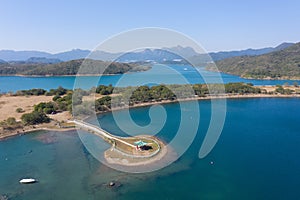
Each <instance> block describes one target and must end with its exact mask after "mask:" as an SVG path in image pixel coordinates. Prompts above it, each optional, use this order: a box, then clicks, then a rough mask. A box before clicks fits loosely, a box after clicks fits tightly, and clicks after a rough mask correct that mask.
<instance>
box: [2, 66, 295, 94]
mask: <svg viewBox="0 0 300 200" xmlns="http://www.w3.org/2000/svg"><path fill="white" fill-rule="evenodd" d="M169 67H170V68H171V69H173V70H174V71H176V72H178V73H180V74H182V75H183V76H184V77H185V78H186V79H187V81H188V83H191V84H195V83H205V81H204V79H203V76H205V77H206V82H207V83H216V80H217V77H218V76H219V74H218V73H216V72H210V71H207V70H205V69H204V68H198V70H199V72H200V74H201V76H202V77H201V76H199V75H198V74H197V73H195V72H196V70H195V69H194V68H193V67H191V66H182V65H170V66H169ZM162 68H163V66H161V65H153V66H152V69H150V70H149V71H145V72H139V73H128V74H123V75H113V76H102V77H101V79H100V81H99V82H98V80H99V77H95V76H87V77H80V80H81V82H83V84H81V85H80V87H81V88H83V89H90V88H91V87H93V86H96V85H97V84H103V85H109V84H112V85H116V83H117V82H118V80H120V79H121V78H125V79H126V81H125V82H124V83H123V84H122V86H135V85H139V83H140V82H142V81H143V80H144V79H145V77H147V79H149V80H151V82H152V83H156V84H160V83H164V84H180V83H182V82H178V77H177V76H176V75H175V74H170V73H168V72H166V73H164V71H163V70H162ZM221 77H222V79H223V81H224V83H229V82H247V83H253V84H254V85H277V84H280V85H282V84H284V83H289V84H290V85H292V84H293V83H294V82H295V81H291V80H249V79H243V78H240V77H238V76H234V75H229V74H224V73H221ZM75 79H76V76H62V77H20V76H0V93H4V92H16V91H18V90H24V89H32V88H43V89H46V90H49V89H53V88H57V87H59V86H62V87H64V88H68V89H72V88H73V87H74V82H75ZM217 82H218V81H217ZM297 82H298V83H299V84H300V81H297ZM95 83H96V84H95ZM218 83H219V82H218Z"/></svg>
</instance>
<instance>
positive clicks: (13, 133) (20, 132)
mask: <svg viewBox="0 0 300 200" xmlns="http://www.w3.org/2000/svg"><path fill="white" fill-rule="evenodd" d="M247 98H300V94H291V95H286V94H243V95H241V94H227V95H219V96H206V97H194V98H186V99H179V100H174V101H171V100H162V101H160V102H145V103H139V104H135V105H133V106H123V107H117V108H112V109H111V110H108V111H102V112H97V113H96V114H97V115H101V114H104V113H109V112H115V111H121V110H124V109H135V108H141V107H147V106H152V105H159V104H172V103H180V102H188V101H201V100H217V99H247ZM49 125H50V126H51V124H41V125H40V126H42V127H38V126H37V127H35V128H32V127H25V128H21V129H16V130H13V131H11V132H8V133H4V134H0V142H1V141H2V140H5V139H7V138H10V137H14V136H18V135H25V134H29V133H31V132H36V131H58V132H60V131H71V130H76V127H70V128H58V127H55V128H53V127H49ZM23 129H25V130H24V131H23Z"/></svg>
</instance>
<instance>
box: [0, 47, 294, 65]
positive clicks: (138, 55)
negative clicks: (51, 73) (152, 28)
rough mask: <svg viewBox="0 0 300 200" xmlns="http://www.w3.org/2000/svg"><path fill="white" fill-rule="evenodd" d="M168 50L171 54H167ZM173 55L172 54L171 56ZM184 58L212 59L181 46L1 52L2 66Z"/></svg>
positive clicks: (230, 54)
mask: <svg viewBox="0 0 300 200" xmlns="http://www.w3.org/2000/svg"><path fill="white" fill-rule="evenodd" d="M291 45H293V43H282V44H280V45H279V46H277V47H268V48H262V49H247V50H241V51H227V52H225V51H222V52H213V53H209V55H210V56H211V58H212V59H213V60H214V61H219V60H223V59H226V58H231V57H235V56H243V55H248V56H255V55H262V54H266V53H270V52H274V51H279V50H281V49H284V48H287V47H289V46H291ZM168 51H169V52H168ZM170 52H172V53H170ZM176 54H179V55H182V56H183V57H185V58H188V59H192V60H193V61H194V62H196V63H199V64H203V63H205V62H207V61H209V60H210V58H209V57H208V56H207V55H205V54H199V53H197V52H196V51H195V50H194V49H193V48H191V47H182V46H176V47H171V48H162V49H145V50H143V51H139V52H130V53H125V54H123V53H122V52H120V53H110V52H105V51H93V52H91V51H89V50H81V49H73V50H71V51H66V52H61V53H56V54H51V53H47V52H42V51H13V50H0V59H1V60H0V63H2V62H5V61H6V62H11V61H17V62H20V61H22V62H26V63H38V62H39V63H48V64H51V63H58V62H62V61H70V60H76V59H83V58H86V57H87V56H89V58H91V59H97V60H104V61H111V60H112V59H114V58H118V61H120V62H131V61H135V62H139V61H145V60H149V61H156V62H163V61H172V60H176V61H178V60H180V59H181V58H180V57H179V56H178V55H176Z"/></svg>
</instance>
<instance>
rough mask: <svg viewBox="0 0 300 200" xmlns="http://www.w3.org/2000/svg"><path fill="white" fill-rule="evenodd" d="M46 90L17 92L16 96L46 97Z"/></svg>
mask: <svg viewBox="0 0 300 200" xmlns="http://www.w3.org/2000/svg"><path fill="white" fill-rule="evenodd" d="M46 92H47V91H46V90H44V89H30V90H20V91H17V92H16V94H15V95H16V96H26V95H34V96H39V95H45V94H46Z"/></svg>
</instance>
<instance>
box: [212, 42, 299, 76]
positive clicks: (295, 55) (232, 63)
mask: <svg viewBox="0 0 300 200" xmlns="http://www.w3.org/2000/svg"><path fill="white" fill-rule="evenodd" d="M216 65H217V67H218V70H220V71H222V72H225V73H229V74H235V75H239V76H242V77H245V78H258V79H260V78H272V79H282V78H286V79H293V78H297V79H300V43H297V44H294V45H292V46H290V47H288V48H285V49H283V50H281V51H276V52H272V53H268V54H263V55H259V56H237V57H232V58H228V59H224V60H221V61H218V62H216ZM208 69H211V70H216V69H214V68H213V66H208Z"/></svg>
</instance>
